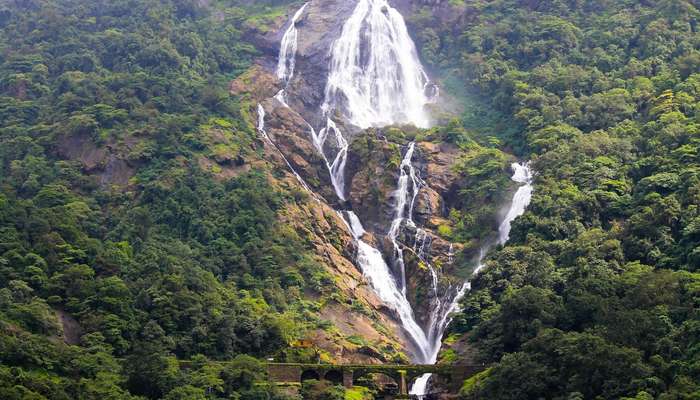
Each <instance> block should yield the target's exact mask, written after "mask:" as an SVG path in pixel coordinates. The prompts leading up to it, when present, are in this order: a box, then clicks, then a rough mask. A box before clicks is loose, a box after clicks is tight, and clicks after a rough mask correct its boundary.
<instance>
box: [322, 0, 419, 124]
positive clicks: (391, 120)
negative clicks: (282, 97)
mask: <svg viewBox="0 0 700 400" xmlns="http://www.w3.org/2000/svg"><path fill="white" fill-rule="evenodd" d="M330 66H331V68H330V73H329V76H328V83H327V85H326V93H325V98H326V100H325V101H324V104H323V106H322V109H323V111H324V112H325V113H328V112H329V111H331V110H336V109H337V110H339V111H341V113H342V114H343V115H344V117H345V118H346V119H347V120H348V121H349V122H350V123H352V124H354V125H357V126H358V127H360V128H363V129H365V128H369V127H371V126H386V125H393V124H400V123H404V124H408V123H410V124H414V125H416V126H418V127H423V128H425V127H428V125H429V123H430V120H429V118H428V114H427V112H426V111H425V108H424V106H425V105H426V104H427V103H428V102H429V98H428V96H427V94H426V87H427V85H428V82H429V81H428V77H427V75H426V74H425V72H424V71H423V67H422V66H421V63H420V60H419V59H418V53H417V51H416V46H415V44H414V43H413V40H411V37H410V36H409V35H408V30H407V29H406V23H405V22H404V19H403V17H402V16H401V14H400V13H399V12H398V11H397V10H396V9H394V8H392V7H391V6H390V5H389V3H388V2H387V0H358V2H357V6H356V7H355V10H354V11H353V13H352V15H351V16H350V18H348V20H347V21H346V22H345V24H344V25H343V30H342V33H341V35H340V37H339V38H338V39H337V40H336V41H335V43H334V45H333V48H332V49H331V65H330Z"/></svg>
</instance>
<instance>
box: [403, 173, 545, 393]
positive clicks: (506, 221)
mask: <svg viewBox="0 0 700 400" xmlns="http://www.w3.org/2000/svg"><path fill="white" fill-rule="evenodd" d="M511 168H512V169H513V175H512V176H511V180H513V181H514V182H517V183H519V184H521V185H520V187H518V190H517V191H516V192H515V194H514V195H513V199H512V200H511V202H510V207H509V209H508V212H507V213H506V215H505V217H504V218H503V221H501V224H500V225H499V228H498V241H497V243H498V244H500V245H503V244H505V243H506V242H507V241H508V235H509V234H510V227H511V223H512V222H513V221H514V220H515V219H516V218H518V217H519V216H521V215H523V213H524V212H525V209H526V208H527V206H528V205H529V204H530V200H531V199H532V190H533V187H532V170H531V169H530V165H529V163H522V164H520V163H513V164H512V165H511ZM489 247H490V244H489V245H486V246H484V247H482V248H481V249H480V250H479V258H478V261H477V267H476V268H475V269H474V272H472V276H474V275H476V274H478V273H479V272H480V271H481V270H482V269H483V268H484V266H485V265H484V263H483V260H484V257H485V256H486V253H487V252H488V250H489ZM450 252H451V251H450ZM469 289H471V282H469V281H467V282H465V283H464V285H462V287H461V288H460V289H459V291H458V292H457V294H456V295H455V297H454V298H453V299H452V302H451V303H450V305H449V307H448V308H447V310H446V312H445V313H444V314H442V318H441V319H440V320H439V322H438V323H437V325H436V327H435V331H436V332H437V333H438V334H437V335H435V336H432V335H431V336H429V337H430V338H431V339H434V340H433V341H432V342H431V348H430V351H429V352H428V353H429V355H430V359H429V361H430V363H431V364H432V363H435V362H436V361H437V355H438V353H439V352H440V346H441V344H442V335H443V334H444V332H445V329H446V328H447V326H448V325H449V323H450V315H451V314H452V313H454V312H456V311H459V302H460V300H462V297H464V294H465V293H466V292H467V290H469ZM430 377H431V374H424V375H422V376H421V377H420V378H418V379H416V382H415V383H414V384H413V387H412V388H411V394H415V395H418V396H419V397H420V396H422V395H424V394H425V393H426V391H427V389H428V383H429V381H430Z"/></svg>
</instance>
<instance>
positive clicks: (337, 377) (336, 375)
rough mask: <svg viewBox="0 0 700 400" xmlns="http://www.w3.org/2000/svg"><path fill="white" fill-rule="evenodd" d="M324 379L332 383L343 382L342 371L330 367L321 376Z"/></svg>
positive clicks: (338, 383) (340, 383)
mask: <svg viewBox="0 0 700 400" xmlns="http://www.w3.org/2000/svg"><path fill="white" fill-rule="evenodd" d="M323 379H324V380H327V381H328V382H331V383H333V384H334V385H342V384H343V371H341V370H339V369H332V370H330V371H328V372H326V374H325V375H324V376H323Z"/></svg>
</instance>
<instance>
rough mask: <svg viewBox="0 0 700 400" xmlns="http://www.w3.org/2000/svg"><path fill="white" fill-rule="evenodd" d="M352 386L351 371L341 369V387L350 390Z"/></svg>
mask: <svg viewBox="0 0 700 400" xmlns="http://www.w3.org/2000/svg"><path fill="white" fill-rule="evenodd" d="M352 385H353V373H352V370H351V369H343V386H344V387H345V388H346V389H350V388H351V387H352Z"/></svg>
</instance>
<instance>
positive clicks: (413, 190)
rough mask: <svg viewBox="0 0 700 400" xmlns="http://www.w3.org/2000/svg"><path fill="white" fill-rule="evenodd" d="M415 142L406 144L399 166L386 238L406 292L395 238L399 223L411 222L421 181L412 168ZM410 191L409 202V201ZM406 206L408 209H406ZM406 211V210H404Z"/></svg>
mask: <svg viewBox="0 0 700 400" xmlns="http://www.w3.org/2000/svg"><path fill="white" fill-rule="evenodd" d="M415 145H416V144H415V143H414V142H411V143H410V144H409V145H408V149H407V150H406V154H405V155H404V157H403V160H401V165H400V166H399V182H398V187H397V189H396V192H394V197H395V199H396V205H395V206H394V219H393V221H391V226H390V228H389V233H387V238H389V240H390V241H391V244H392V245H393V246H394V270H395V271H398V273H399V275H400V276H401V291H402V292H403V293H404V294H405V293H406V267H405V265H404V259H403V250H402V249H401V246H400V245H399V242H398V240H397V238H398V236H399V231H400V230H401V225H402V224H403V223H404V221H406V223H407V224H409V225H414V223H413V206H414V204H415V201H416V196H418V191H419V190H420V185H421V183H422V181H421V180H420V179H419V178H418V176H417V174H416V171H415V169H414V168H413V164H412V162H411V161H412V159H413V152H414V151H415ZM409 193H410V202H409ZM407 208H408V210H406V209H407ZM406 211H408V212H406Z"/></svg>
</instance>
